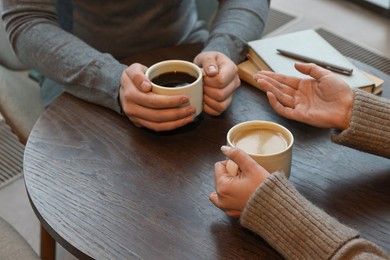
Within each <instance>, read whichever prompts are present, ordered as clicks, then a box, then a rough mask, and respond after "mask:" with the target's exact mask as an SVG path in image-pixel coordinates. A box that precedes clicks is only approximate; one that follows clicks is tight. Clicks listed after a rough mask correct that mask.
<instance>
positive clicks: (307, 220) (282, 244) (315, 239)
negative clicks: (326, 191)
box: [240, 173, 389, 259]
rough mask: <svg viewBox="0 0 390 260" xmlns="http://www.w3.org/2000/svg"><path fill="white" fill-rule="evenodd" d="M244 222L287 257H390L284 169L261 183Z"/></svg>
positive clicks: (252, 198)
mask: <svg viewBox="0 0 390 260" xmlns="http://www.w3.org/2000/svg"><path fill="white" fill-rule="evenodd" d="M240 221H241V224H242V225H243V226H244V227H246V228H248V229H250V230H252V231H253V232H255V233H257V234H258V235H260V236H261V237H262V238H264V239H265V240H266V241H267V242H268V243H269V244H270V245H271V246H272V247H273V248H275V249H276V250H277V251H278V252H279V253H281V254H282V255H283V256H284V257H286V258H287V259H389V258H388V256H387V255H386V254H385V253H384V252H383V251H382V250H381V249H380V248H378V247H377V246H376V245H374V244H372V243H371V242H369V241H367V240H364V239H359V238H358V236H359V234H358V232H357V231H356V230H353V229H351V228H349V227H347V226H345V225H343V224H341V223H340V222H339V221H337V220H336V219H334V218H332V217H330V216H329V215H328V214H326V213H325V212H324V211H322V210H320V209H319V208H318V207H316V206H314V205H313V204H311V203H310V202H309V201H308V200H306V199H305V198H304V197H303V196H302V195H300V194H299V192H298V191H297V190H296V189H295V188H294V187H293V186H292V185H291V184H290V183H289V182H288V180H287V179H286V178H285V177H284V176H283V175H282V174H280V173H274V174H272V175H271V176H270V177H268V178H267V180H266V181H265V182H264V183H263V184H262V185H260V186H259V188H258V189H257V191H256V192H255V193H254V194H253V195H252V197H251V198H250V200H249V202H248V204H247V206H246V208H245V209H244V211H243V214H242V216H241V219H240Z"/></svg>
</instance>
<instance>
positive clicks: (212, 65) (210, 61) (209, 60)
mask: <svg viewBox="0 0 390 260" xmlns="http://www.w3.org/2000/svg"><path fill="white" fill-rule="evenodd" d="M200 67H202V68H203V71H204V74H205V76H207V77H214V76H216V75H217V74H218V64H217V62H216V60H215V58H214V57H211V56H207V57H205V58H204V59H203V61H202V64H201V65H200Z"/></svg>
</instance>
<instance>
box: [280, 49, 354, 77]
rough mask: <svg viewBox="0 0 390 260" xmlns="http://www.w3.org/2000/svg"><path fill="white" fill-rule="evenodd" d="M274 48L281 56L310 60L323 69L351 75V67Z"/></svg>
mask: <svg viewBox="0 0 390 260" xmlns="http://www.w3.org/2000/svg"><path fill="white" fill-rule="evenodd" d="M276 50H277V51H278V52H279V53H280V54H282V55H283V56H287V57H290V58H294V59H297V60H301V61H304V62H311V63H314V64H317V65H319V66H321V67H323V68H325V69H328V70H331V71H334V72H339V73H342V74H345V75H352V71H353V69H351V68H346V67H343V66H340V65H336V64H332V63H329V62H325V61H321V60H317V59H314V58H310V57H307V56H304V55H301V54H297V53H294V52H291V51H286V50H281V49H276Z"/></svg>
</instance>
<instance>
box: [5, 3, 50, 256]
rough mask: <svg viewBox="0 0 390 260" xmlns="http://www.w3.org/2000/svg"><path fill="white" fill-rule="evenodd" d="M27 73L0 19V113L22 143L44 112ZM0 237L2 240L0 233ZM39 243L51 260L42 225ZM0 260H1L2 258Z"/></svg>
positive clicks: (36, 86)
mask: <svg viewBox="0 0 390 260" xmlns="http://www.w3.org/2000/svg"><path fill="white" fill-rule="evenodd" d="M0 11H1V6H0ZM29 73H30V71H29V70H28V69H27V68H25V66H23V64H22V63H21V62H20V61H19V60H18V59H17V58H16V56H15V55H14V53H13V50H12V48H11V46H10V44H9V41H8V39H7V37H6V33H5V31H4V26H3V22H2V20H0V113H1V115H2V116H3V117H4V119H5V121H6V123H7V124H8V125H9V126H10V127H11V130H12V131H13V132H14V133H15V135H16V136H17V137H18V139H19V141H20V142H21V143H22V144H26V142H27V139H28V136H29V134H30V132H31V129H32V127H33V125H34V123H35V122H36V120H37V119H38V117H39V116H40V114H41V113H42V111H43V110H44V106H43V103H42V100H41V98H40V93H39V91H40V90H39V84H38V83H37V82H36V81H35V80H33V79H31V78H30V77H29ZM3 225H5V224H4V222H3ZM0 230H1V228H0ZM0 234H1V237H2V238H3V232H2V231H1V232H0ZM10 234H11V233H10ZM10 239H11V238H10ZM2 242H3V241H2V240H1V244H0V248H2V247H3V244H2ZM5 242H6V241H5ZM40 243H41V248H40V255H41V258H42V259H54V258H55V240H54V239H53V238H52V237H51V236H50V235H49V233H47V231H46V230H45V229H44V228H43V226H42V225H41V238H40ZM0 258H1V259H3V258H2V255H0Z"/></svg>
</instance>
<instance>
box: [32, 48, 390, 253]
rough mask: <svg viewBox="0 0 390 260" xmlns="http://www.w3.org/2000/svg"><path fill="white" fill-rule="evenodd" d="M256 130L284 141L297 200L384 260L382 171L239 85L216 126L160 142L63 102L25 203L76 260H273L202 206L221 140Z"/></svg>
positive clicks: (42, 126)
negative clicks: (249, 125)
mask: <svg viewBox="0 0 390 260" xmlns="http://www.w3.org/2000/svg"><path fill="white" fill-rule="evenodd" d="M187 53H188V52H187ZM167 57H168V58H169V57H170V56H169V55H168V56H167ZM128 62H131V60H128ZM386 84H387V85H386V86H385V89H384V92H383V95H384V96H386V97H390V95H389V94H390V86H389V81H388V80H387V82H386ZM254 119H259V120H269V121H273V122H277V123H279V124H282V125H283V126H285V127H287V128H288V129H290V130H291V132H292V133H293V135H294V138H295V144H294V148H293V162H292V169H291V177H290V180H291V182H292V183H293V184H294V185H295V186H296V187H297V189H298V190H299V191H300V192H301V193H302V194H303V195H304V196H305V197H306V198H308V199H309V200H310V201H312V202H313V203H314V204H316V205H318V206H319V207H321V208H323V209H324V210H325V211H327V212H328V213H329V214H330V215H332V216H334V217H336V218H338V219H339V220H341V221H342V222H343V223H345V224H347V225H349V226H351V227H354V228H356V229H358V230H360V231H361V234H362V237H364V238H367V239H369V240H371V241H373V242H374V243H377V244H378V245H380V246H382V247H383V248H384V249H386V250H387V251H389V252H390V243H389V241H390V189H389V187H390V160H388V159H384V158H381V157H378V156H374V155H370V154H366V153H362V152H359V151H356V150H353V149H350V148H347V147H343V146H340V145H337V144H335V143H332V142H331V141H330V138H329V136H330V134H331V130H326V129H318V128H315V127H310V126H308V125H305V124H302V123H298V122H294V121H291V120H287V119H285V118H282V117H280V116H279V115H277V114H276V113H275V112H274V111H273V110H272V109H271V108H270V106H269V105H268V101H267V99H266V96H265V94H264V93H263V92H261V91H260V90H258V89H256V88H254V87H250V86H248V85H246V84H245V83H243V84H242V87H241V88H240V89H239V90H238V91H237V93H236V95H235V98H234V102H233V104H232V105H231V107H230V108H229V109H228V110H227V111H226V112H225V113H224V114H222V115H221V116H218V117H212V116H208V115H204V117H203V118H202V120H201V121H200V122H199V123H198V124H193V125H188V126H186V127H184V128H181V129H177V130H174V131H170V132H164V133H156V132H153V131H150V130H146V129H141V128H137V127H135V126H134V125H133V124H132V123H130V122H129V121H128V120H127V119H126V118H125V117H122V116H120V115H118V114H116V113H115V112H113V111H110V110H108V109H105V108H103V107H100V106H96V105H93V104H90V103H87V102H84V101H82V100H80V99H78V98H76V97H73V96H71V95H69V94H64V95H62V96H61V97H60V98H59V99H58V100H57V101H55V103H54V104H52V105H51V106H50V107H49V108H48V109H47V110H46V111H45V112H44V114H43V115H42V116H41V117H40V119H39V120H38V122H37V123H36V125H35V126H34V128H33V131H32V133H31V135H30V137H29V140H28V143H27V145H26V148H25V156H24V175H25V182H26V187H27V192H28V194H29V197H30V201H31V204H32V206H33V209H34V211H35V213H36V214H37V216H38V218H39V220H40V221H41V222H42V224H43V225H44V227H45V229H46V230H47V231H48V232H49V233H50V234H51V235H52V236H53V238H54V239H55V240H56V241H57V242H59V243H60V244H61V245H62V246H63V247H64V248H66V249H67V250H68V251H70V252H71V253H73V254H74V255H75V256H76V257H78V258H97V259H133V258H142V259H227V258H229V259H230V258H231V259H255V258H256V259H258V258H264V259H279V258H281V257H280V255H279V254H278V253H277V252H276V251H275V250H273V249H272V248H271V247H270V246H269V245H267V243H266V242H265V241H264V240H263V239H262V238H261V237H258V236H257V235H255V234H253V233H251V232H250V231H248V230H246V229H244V228H242V227H241V226H240V224H239V222H238V220H236V219H232V218H229V217H228V216H226V215H225V214H224V213H223V212H222V211H220V210H219V209H217V208H216V207H214V206H213V205H212V203H211V202H210V201H209V198H208V197H209V194H210V193H211V192H212V191H213V190H214V179H213V174H214V164H215V162H217V161H220V160H223V159H224V156H223V155H222V153H221V152H220V147H221V145H223V144H225V142H226V134H227V132H228V130H229V129H230V128H231V127H232V126H233V125H235V124H237V123H240V122H243V121H246V120H254Z"/></svg>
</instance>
